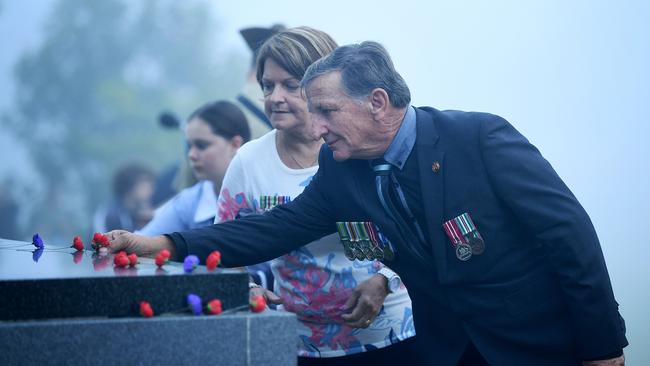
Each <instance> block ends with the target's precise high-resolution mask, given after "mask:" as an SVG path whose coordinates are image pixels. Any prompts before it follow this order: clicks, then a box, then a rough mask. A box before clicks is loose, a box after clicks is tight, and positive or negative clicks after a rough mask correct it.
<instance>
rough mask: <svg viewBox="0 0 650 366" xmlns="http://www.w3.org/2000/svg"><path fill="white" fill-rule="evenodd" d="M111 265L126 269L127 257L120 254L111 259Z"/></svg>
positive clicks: (122, 253)
mask: <svg viewBox="0 0 650 366" xmlns="http://www.w3.org/2000/svg"><path fill="white" fill-rule="evenodd" d="M113 263H115V266H117V267H126V266H128V265H129V257H127V256H126V253H124V252H120V253H118V254H117V255H115V258H113Z"/></svg>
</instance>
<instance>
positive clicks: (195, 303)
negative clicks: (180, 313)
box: [187, 294, 203, 315]
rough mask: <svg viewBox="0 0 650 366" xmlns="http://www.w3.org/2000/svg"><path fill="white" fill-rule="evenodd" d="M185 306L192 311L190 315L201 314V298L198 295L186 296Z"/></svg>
mask: <svg viewBox="0 0 650 366" xmlns="http://www.w3.org/2000/svg"><path fill="white" fill-rule="evenodd" d="M187 305H188V306H189V307H190V310H192V313H194V315H201V314H203V307H202V306H201V298H200V297H199V296H198V295H195V294H189V295H187Z"/></svg>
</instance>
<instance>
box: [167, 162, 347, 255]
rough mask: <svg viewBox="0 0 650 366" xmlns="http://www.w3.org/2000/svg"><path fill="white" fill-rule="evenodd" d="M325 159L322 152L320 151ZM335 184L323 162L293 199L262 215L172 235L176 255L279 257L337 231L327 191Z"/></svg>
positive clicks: (170, 235)
mask: <svg viewBox="0 0 650 366" xmlns="http://www.w3.org/2000/svg"><path fill="white" fill-rule="evenodd" d="M321 159H322V154H321ZM331 184H332V183H331V182H329V181H328V179H327V178H326V174H325V172H324V171H323V165H322V163H321V165H320V168H319V170H318V172H317V173H316V174H315V176H314V179H312V181H311V183H310V184H309V185H308V186H307V187H306V188H305V190H304V191H303V193H302V194H300V195H299V196H298V197H296V198H295V199H294V200H293V201H291V202H289V203H287V204H284V205H281V206H277V207H276V208H274V209H272V210H271V211H268V212H266V213H264V214H262V215H251V216H246V217H242V218H240V219H237V220H233V221H228V222H224V223H221V224H216V225H212V226H208V227H205V228H200V229H195V230H190V231H185V232H180V233H178V232H176V233H173V234H169V235H168V237H170V238H171V239H172V240H173V241H174V245H175V246H176V251H177V255H178V257H179V258H183V257H184V256H186V255H188V254H194V255H197V256H198V257H199V258H201V260H202V261H203V260H205V258H206V257H207V256H208V254H210V252H211V251H213V250H219V251H220V252H221V258H222V263H223V264H224V265H225V266H227V267H239V266H247V265H253V264H256V263H261V262H264V261H267V260H271V259H273V258H277V257H279V256H281V255H283V254H285V253H288V252H290V251H291V250H294V249H297V248H299V247H301V246H303V245H306V244H308V243H310V242H312V241H314V240H316V239H318V238H321V237H323V236H325V235H328V234H331V233H333V232H334V231H335V230H336V225H335V221H334V219H333V217H334V215H333V214H332V213H333V210H332V207H331V205H330V202H328V200H327V199H325V197H326V195H325V191H326V189H327V188H328V186H329V185H331Z"/></svg>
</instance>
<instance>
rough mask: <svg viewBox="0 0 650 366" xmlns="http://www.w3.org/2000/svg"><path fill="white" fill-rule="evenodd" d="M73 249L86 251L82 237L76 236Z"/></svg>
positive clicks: (73, 240)
mask: <svg viewBox="0 0 650 366" xmlns="http://www.w3.org/2000/svg"><path fill="white" fill-rule="evenodd" d="M72 247H73V248H75V249H76V250H84V242H83V241H81V237H79V236H75V237H74V239H72Z"/></svg>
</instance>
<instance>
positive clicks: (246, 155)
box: [236, 130, 276, 161]
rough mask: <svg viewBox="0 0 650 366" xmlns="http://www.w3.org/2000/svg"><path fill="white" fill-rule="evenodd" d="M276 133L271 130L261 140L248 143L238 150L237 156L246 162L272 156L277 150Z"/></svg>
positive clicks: (257, 139)
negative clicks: (274, 150)
mask: <svg viewBox="0 0 650 366" xmlns="http://www.w3.org/2000/svg"><path fill="white" fill-rule="evenodd" d="M275 133H276V130H271V131H269V132H267V133H265V134H264V135H262V136H261V137H259V138H256V139H254V140H250V141H248V142H247V143H245V144H244V145H242V147H240V148H239V150H237V154H236V156H238V157H239V159H242V160H243V161H246V160H249V159H259V158H260V157H262V156H265V155H266V154H270V153H271V152H272V150H273V149H274V148H275Z"/></svg>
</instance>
